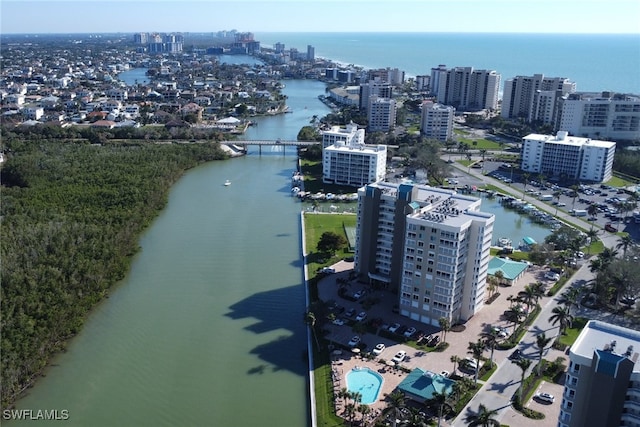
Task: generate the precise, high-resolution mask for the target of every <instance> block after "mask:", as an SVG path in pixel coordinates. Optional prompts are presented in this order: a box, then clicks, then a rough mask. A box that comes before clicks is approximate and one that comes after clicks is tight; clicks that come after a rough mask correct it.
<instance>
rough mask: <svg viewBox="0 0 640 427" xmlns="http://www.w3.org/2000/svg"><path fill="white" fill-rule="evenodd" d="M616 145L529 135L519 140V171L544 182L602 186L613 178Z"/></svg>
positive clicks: (560, 135) (562, 135)
mask: <svg viewBox="0 0 640 427" xmlns="http://www.w3.org/2000/svg"><path fill="white" fill-rule="evenodd" d="M615 151H616V143H615V142H612V141H599V140H593V139H588V138H578V137H574V136H569V135H568V133H567V132H566V131H560V132H558V133H557V134H556V135H555V136H554V135H540V134H530V135H527V136H525V137H524V138H523V139H522V153H521V156H522V165H521V167H522V170H523V171H525V172H533V173H542V174H544V175H546V176H547V178H552V177H556V178H559V179H561V180H563V179H571V180H578V181H585V182H605V181H608V180H609V179H611V177H612V176H613V156H614V154H615Z"/></svg>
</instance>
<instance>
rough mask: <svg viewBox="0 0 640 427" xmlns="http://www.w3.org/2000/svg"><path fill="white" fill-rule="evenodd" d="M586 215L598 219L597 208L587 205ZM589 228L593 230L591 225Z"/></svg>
mask: <svg viewBox="0 0 640 427" xmlns="http://www.w3.org/2000/svg"><path fill="white" fill-rule="evenodd" d="M587 213H588V214H589V216H590V217H593V218H596V219H597V218H598V207H597V206H596V205H595V204H593V205H589V207H588V208H587ZM591 228H593V223H591Z"/></svg>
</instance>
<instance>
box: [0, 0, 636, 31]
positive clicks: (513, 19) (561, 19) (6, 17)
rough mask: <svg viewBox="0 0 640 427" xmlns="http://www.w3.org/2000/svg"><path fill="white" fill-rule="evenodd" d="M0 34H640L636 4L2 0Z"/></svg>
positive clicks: (572, 0) (570, 0) (595, 0)
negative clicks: (234, 30) (220, 32)
mask: <svg viewBox="0 0 640 427" xmlns="http://www.w3.org/2000/svg"><path fill="white" fill-rule="evenodd" d="M0 14H1V18H0V33H2V34H15V33H25V34H30V33H33V34H37V33H39V34H46V33H117V32H120V33H133V32H216V31H221V30H232V29H236V30H238V31H242V32H245V31H251V32H467V33H477V32H497V33H602V34H605V33H616V34H621V33H630V34H638V33H640V1H637V0H562V1H556V0H483V1H479V0H398V1H385V0H342V1H340V0H323V1H318V0H296V1H291V0H235V1H233V2H231V1H219V0H191V1H184V2H183V1H176V0H167V1H163V0H156V1H151V0H133V1H120V0H114V1H108V2H105V1H99V0H84V1H81V0H66V1H58V0H52V1H31V0H1V2H0Z"/></svg>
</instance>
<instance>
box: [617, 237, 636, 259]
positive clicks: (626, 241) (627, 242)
mask: <svg viewBox="0 0 640 427" xmlns="http://www.w3.org/2000/svg"><path fill="white" fill-rule="evenodd" d="M629 246H633V238H632V237H631V235H630V234H625V235H624V236H622V237H620V241H619V242H618V244H617V245H616V249H622V257H623V258H626V257H627V249H629Z"/></svg>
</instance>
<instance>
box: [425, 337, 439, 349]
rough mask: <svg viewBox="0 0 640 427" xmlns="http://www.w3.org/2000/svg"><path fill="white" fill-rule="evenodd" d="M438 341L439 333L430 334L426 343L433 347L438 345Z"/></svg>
mask: <svg viewBox="0 0 640 427" xmlns="http://www.w3.org/2000/svg"><path fill="white" fill-rule="evenodd" d="M439 342H440V336H439V335H432V336H431V339H429V341H428V342H427V345H428V346H429V347H435V346H437V345H438V343H439Z"/></svg>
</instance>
